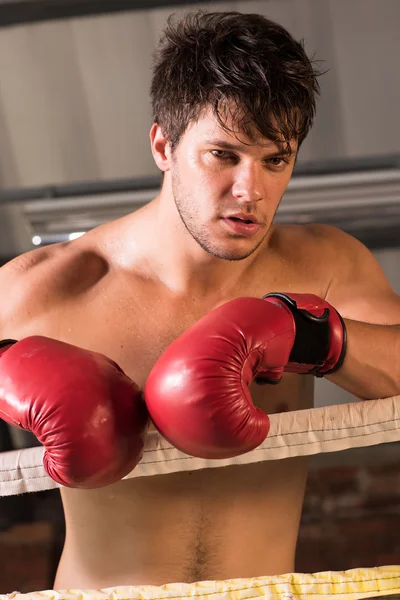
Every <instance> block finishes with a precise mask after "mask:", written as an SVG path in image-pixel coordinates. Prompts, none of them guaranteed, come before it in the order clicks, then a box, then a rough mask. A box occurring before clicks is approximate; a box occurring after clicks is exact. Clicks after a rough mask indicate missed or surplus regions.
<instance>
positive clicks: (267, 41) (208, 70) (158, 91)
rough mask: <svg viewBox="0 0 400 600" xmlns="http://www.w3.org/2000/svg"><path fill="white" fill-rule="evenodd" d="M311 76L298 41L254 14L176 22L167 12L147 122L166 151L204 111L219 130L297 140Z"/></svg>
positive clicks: (192, 15) (313, 81)
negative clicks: (155, 129)
mask: <svg viewBox="0 0 400 600" xmlns="http://www.w3.org/2000/svg"><path fill="white" fill-rule="evenodd" d="M318 75H319V72H318V71H317V69H316V68H315V66H314V65H313V63H312V61H311V60H310V59H309V58H308V57H307V54H306V52H305V50H304V47H303V43H302V42H298V41H296V40H294V39H293V37H292V36H291V35H290V34H289V33H288V32H287V31H286V29H284V28H283V27H282V26H281V25H278V24H277V23H274V22H273V21H270V20H269V19H266V18H265V17H263V16H261V15H258V14H242V13H239V12H213V13H206V12H204V11H196V12H189V13H188V14H186V16H185V17H184V18H183V19H182V20H181V21H178V22H175V20H174V16H173V15H171V17H170V18H169V19H168V21H167V26H166V28H165V30H164V32H163V34H162V36H161V38H160V41H159V45H158V47H157V49H156V51H155V53H154V70H153V77H152V83H151V100H152V110H153V120H154V122H156V123H158V124H159V125H160V127H161V129H162V131H163V133H164V135H165V136H166V137H167V139H168V140H169V142H170V144H171V147H172V150H174V149H175V148H176V147H177V145H178V144H179V140H180V139H181V136H182V135H183V134H184V132H185V130H186V129H187V127H188V125H189V124H190V123H191V122H196V121H197V120H198V119H199V117H200V115H201V113H202V112H203V111H204V110H205V109H207V108H211V109H212V110H213V112H214V114H215V116H216V117H217V119H218V122H219V124H220V125H221V127H222V128H223V129H225V131H229V132H231V133H234V134H236V133H237V132H236V129H237V131H242V132H245V134H246V135H248V136H249V137H250V139H254V134H256V135H259V134H261V136H262V137H264V138H267V139H269V140H273V141H274V142H276V143H281V144H282V143H284V144H285V145H288V144H289V142H290V140H293V139H294V140H297V142H298V144H299V145H300V144H301V143H302V141H303V140H304V138H305V137H306V135H307V133H308V131H309V129H310V127H311V125H312V122H313V118H314V114H315V100H316V96H317V95H318V94H319V84H318V81H317V77H318ZM229 116H231V117H232V122H233V124H234V129H235V131H234V130H232V129H229V128H228V126H227V119H228V117H229Z"/></svg>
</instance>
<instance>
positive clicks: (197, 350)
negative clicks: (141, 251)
mask: <svg viewBox="0 0 400 600" xmlns="http://www.w3.org/2000/svg"><path fill="white" fill-rule="evenodd" d="M291 298H293V300H290V297H289V296H284V295H277V296H272V295H271V296H268V297H266V298H265V299H259V298H238V299H236V300H232V301H230V302H228V303H226V304H224V305H222V306H220V307H218V308H217V309H215V310H213V311H212V312H211V313H209V314H207V315H206V316H205V317H203V318H202V319H200V321H198V322H197V323H196V324H195V325H193V326H192V327H191V328H190V329H188V330H187V331H186V332H185V333H183V334H182V335H181V336H180V337H179V338H178V339H176V340H175V341H174V342H173V343H172V344H171V345H170V346H169V347H168V348H167V350H166V351H165V352H164V354H163V355H162V356H161V358H160V359H159V360H158V361H157V363H156V364H155V366H154V367H153V369H152V371H151V373H150V375H149V378H148V380H147V383H146V387H145V400H146V404H147V408H148V410H149V413H150V416H151V418H152V420H153V422H154V424H155V426H156V427H157V429H158V430H159V431H160V433H161V434H162V435H163V436H164V437H165V438H166V439H167V440H169V442H170V443H172V444H173V445H174V446H176V447H177V448H178V449H180V450H182V451H183V452H186V453H187V454H191V455H193V456H197V457H200V458H212V459H222V458H229V457H232V456H238V455H240V454H244V453H245V452H248V451H250V450H253V449H254V448H256V447H257V446H259V445H260V444H261V443H262V442H263V441H264V439H265V438H266V436H267V435H268V431H269V418H268V416H267V415H266V414H265V413H264V412H263V411H262V410H260V409H258V408H256V407H255V406H254V404H253V402H252V399H251V396H250V392H249V385H250V383H251V381H252V380H253V379H255V380H256V381H257V382H258V383H263V382H265V383H279V381H280V379H281V377H282V373H283V371H284V370H285V371H286V370H288V371H290V372H298V373H308V372H314V370H315V366H316V365H318V370H319V371H318V372H321V371H320V370H321V369H322V370H325V369H329V370H332V369H333V368H335V365H334V361H335V359H336V358H338V361H337V363H336V366H338V365H339V363H340V360H342V359H343V356H344V346H345V344H344V334H343V331H344V330H343V329H342V334H343V346H342V349H341V351H340V352H339V346H340V344H339V338H340V335H339V334H340V332H339V323H340V324H341V325H340V326H342V321H341V319H340V317H335V316H331V317H330V312H331V310H334V309H332V307H330V305H328V304H327V303H325V302H324V301H323V300H321V299H318V298H317V297H316V296H313V297H311V296H300V295H297V296H296V298H295V295H293V296H292V297H291ZM296 301H297V303H298V304H300V306H301V308H300V311H303V312H301V313H300V314H301V318H300V317H299V321H300V326H299V327H300V330H301V331H299V332H298V333H297V332H296V323H297V320H298V315H297V314H295V313H296V311H298V308H297V306H296ZM318 301H319V302H318ZM288 304H290V306H288ZM292 304H293V305H292ZM303 307H307V309H306V308H303ZM328 307H329V308H328ZM308 311H310V312H309V313H308ZM311 311H312V312H311ZM326 311H328V312H326ZM305 313H307V314H305ZM335 313H336V311H335ZM336 315H337V313H336ZM301 319H303V320H304V323H302V321H301ZM330 319H331V320H330ZM303 325H304V326H303ZM307 326H308V327H309V329H308V330H307ZM328 327H332V329H333V330H334V331H335V335H333V336H331V341H332V344H331V345H328V346H329V347H328V348H326V344H325V341H326V335H325V333H326V330H327V328H328ZM343 327H344V326H343ZM320 330H321V331H322V334H323V342H324V343H320V342H319V340H318V333H319V331H320ZM336 330H337V331H336ZM328 333H329V332H328ZM298 335H299V336H300V337H301V336H302V335H306V337H310V336H315V338H316V341H315V340H314V341H313V340H311V339H309V340H308V341H307V343H303V342H301V340H298V339H297V336H298ZM302 351H304V359H302V357H301V352H302ZM311 357H314V358H316V362H315V363H313V364H309V363H310V359H311Z"/></svg>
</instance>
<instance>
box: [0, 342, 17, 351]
mask: <svg viewBox="0 0 400 600" xmlns="http://www.w3.org/2000/svg"><path fill="white" fill-rule="evenodd" d="M17 341H18V340H0V350H1V349H2V348H4V347H5V346H13V345H14V344H16V343H17Z"/></svg>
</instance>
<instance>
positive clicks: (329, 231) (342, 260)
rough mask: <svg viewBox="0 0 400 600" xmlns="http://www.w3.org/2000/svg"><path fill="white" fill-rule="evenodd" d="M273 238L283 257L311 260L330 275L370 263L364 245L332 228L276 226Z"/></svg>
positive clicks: (323, 226) (368, 252)
mask: <svg viewBox="0 0 400 600" xmlns="http://www.w3.org/2000/svg"><path fill="white" fill-rule="evenodd" d="M277 239H278V240H279V242H278V243H279V246H280V247H281V248H282V251H283V253H284V254H285V255H291V254H293V255H294V256H295V257H296V259H297V260H306V261H311V262H312V263H314V264H315V265H316V266H318V265H320V266H321V267H322V268H324V269H326V268H327V267H329V269H331V272H332V273H333V272H336V271H338V272H341V273H343V269H349V270H352V269H354V266H355V265H356V264H357V263H358V262H360V261H361V262H362V261H365V260H373V256H372V254H371V252H370V251H369V250H368V249H367V248H366V247H365V246H364V244H362V243H361V242H360V241H359V240H357V239H356V238H354V237H353V236H351V235H349V234H348V233H346V232H344V231H342V230H341V229H338V228H337V227H333V226H332V225H323V224H320V223H312V224H307V225H284V226H278V228H277Z"/></svg>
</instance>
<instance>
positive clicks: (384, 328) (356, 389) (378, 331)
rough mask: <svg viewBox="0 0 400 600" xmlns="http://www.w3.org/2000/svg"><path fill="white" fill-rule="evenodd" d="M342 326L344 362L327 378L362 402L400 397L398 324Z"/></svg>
mask: <svg viewBox="0 0 400 600" xmlns="http://www.w3.org/2000/svg"><path fill="white" fill-rule="evenodd" d="M345 324H346V328H347V351H346V356H345V360H344V363H343V365H342V367H341V368H340V369H339V370H338V371H337V372H336V373H333V374H332V375H329V376H327V379H329V380H330V381H332V382H333V383H335V384H337V385H338V386H340V387H341V388H343V389H345V390H347V391H348V392H350V393H351V394H354V395H355V396H357V397H358V398H360V399H362V400H371V399H375V398H387V397H389V396H396V395H398V394H400V325H374V324H369V323H361V322H359V321H351V320H348V319H345Z"/></svg>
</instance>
